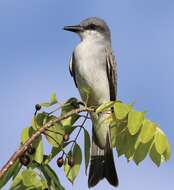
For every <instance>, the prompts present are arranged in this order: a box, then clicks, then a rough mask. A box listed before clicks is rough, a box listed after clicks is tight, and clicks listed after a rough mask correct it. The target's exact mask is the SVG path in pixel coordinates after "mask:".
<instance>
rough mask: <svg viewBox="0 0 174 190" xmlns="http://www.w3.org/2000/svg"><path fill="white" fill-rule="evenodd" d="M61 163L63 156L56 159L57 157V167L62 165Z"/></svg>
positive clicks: (62, 162)
mask: <svg viewBox="0 0 174 190" xmlns="http://www.w3.org/2000/svg"><path fill="white" fill-rule="evenodd" d="M63 164H64V160H63V157H60V158H58V159H57V165H58V167H59V168H60V167H62V166H63Z"/></svg>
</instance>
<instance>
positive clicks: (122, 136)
mask: <svg viewBox="0 0 174 190" xmlns="http://www.w3.org/2000/svg"><path fill="white" fill-rule="evenodd" d="M127 134H128V131H127V130H126V128H121V127H118V129H117V134H116V144H115V145H116V149H117V153H118V157H119V156H121V155H123V154H125V152H126V144H125V141H126V140H127Z"/></svg>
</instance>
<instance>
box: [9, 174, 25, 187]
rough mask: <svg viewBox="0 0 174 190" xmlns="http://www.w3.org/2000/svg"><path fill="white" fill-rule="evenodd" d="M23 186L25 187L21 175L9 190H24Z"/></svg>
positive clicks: (15, 179)
mask: <svg viewBox="0 0 174 190" xmlns="http://www.w3.org/2000/svg"><path fill="white" fill-rule="evenodd" d="M21 186H23V182H22V175H21V173H20V174H19V175H17V176H16V177H15V178H14V180H13V182H12V184H11V186H10V189H9V190H22V188H21Z"/></svg>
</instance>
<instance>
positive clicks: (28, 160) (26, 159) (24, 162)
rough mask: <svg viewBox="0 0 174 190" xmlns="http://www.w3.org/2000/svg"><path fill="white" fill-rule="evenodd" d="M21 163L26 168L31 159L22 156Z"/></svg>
mask: <svg viewBox="0 0 174 190" xmlns="http://www.w3.org/2000/svg"><path fill="white" fill-rule="evenodd" d="M19 160H20V163H21V164H22V165H24V166H28V164H29V163H30V157H29V156H27V155H22V156H21V157H20V158H19Z"/></svg>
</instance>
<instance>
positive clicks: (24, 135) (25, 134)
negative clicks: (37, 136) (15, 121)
mask: <svg viewBox="0 0 174 190" xmlns="http://www.w3.org/2000/svg"><path fill="white" fill-rule="evenodd" d="M29 137H30V136H29V128H28V127H26V128H24V129H23V130H22V134H21V142H22V144H24V143H25V142H26V141H27V140H28V139H29Z"/></svg>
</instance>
